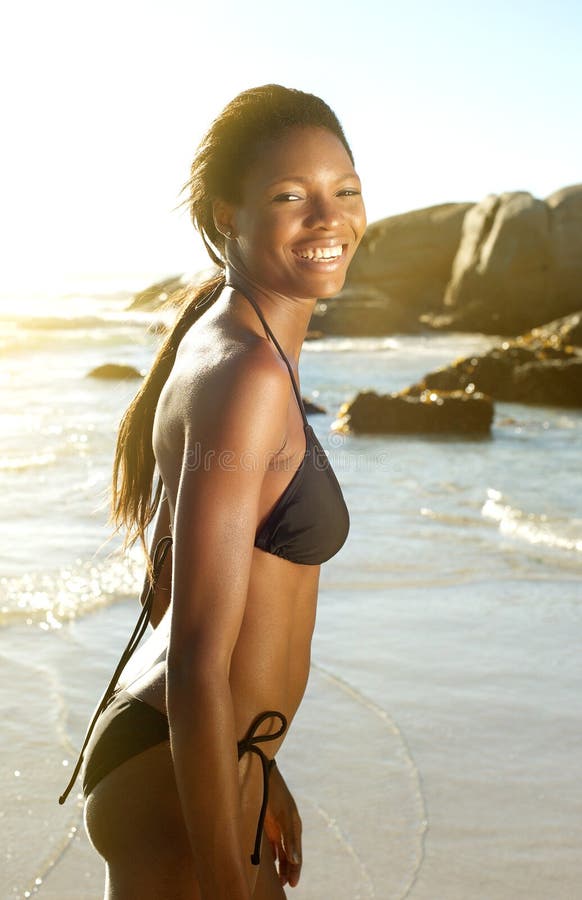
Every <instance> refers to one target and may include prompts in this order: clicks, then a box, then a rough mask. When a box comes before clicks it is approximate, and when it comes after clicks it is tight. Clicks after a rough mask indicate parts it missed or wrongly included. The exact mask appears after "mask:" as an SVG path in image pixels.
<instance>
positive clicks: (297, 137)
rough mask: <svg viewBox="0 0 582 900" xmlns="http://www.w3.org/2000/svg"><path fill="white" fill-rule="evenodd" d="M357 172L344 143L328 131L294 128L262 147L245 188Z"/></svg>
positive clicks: (256, 188) (334, 176)
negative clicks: (287, 180)
mask: <svg viewBox="0 0 582 900" xmlns="http://www.w3.org/2000/svg"><path fill="white" fill-rule="evenodd" d="M353 172H354V167H353V165H352V161H351V159H350V157H349V155H348V152H347V150H346V148H345V147H344V145H343V144H342V142H341V141H340V139H339V138H338V137H336V135H335V134H333V133H332V132H331V131H328V129H327V128H316V127H303V126H301V127H299V126H296V127H292V128H288V129H286V130H285V131H284V132H283V134H282V135H280V136H279V137H277V138H275V139H274V140H269V141H264V142H263V143H261V144H260V145H259V148H258V153H257V158H256V160H255V162H254V164H253V165H252V166H251V167H250V170H249V172H248V173H247V177H246V179H245V182H246V184H245V187H246V188H248V189H251V190H260V189H261V188H265V187H267V186H269V185H270V184H272V183H275V182H277V181H281V180H285V179H294V178H301V179H305V180H312V179H317V178H338V177H340V176H342V175H344V174H349V173H353Z"/></svg>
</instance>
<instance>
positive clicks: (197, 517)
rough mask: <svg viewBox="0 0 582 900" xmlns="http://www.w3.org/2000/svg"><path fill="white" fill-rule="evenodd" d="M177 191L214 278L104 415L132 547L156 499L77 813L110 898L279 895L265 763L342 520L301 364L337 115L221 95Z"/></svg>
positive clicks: (327, 273) (286, 826) (339, 149)
mask: <svg viewBox="0 0 582 900" xmlns="http://www.w3.org/2000/svg"><path fill="white" fill-rule="evenodd" d="M189 191H190V197H189V202H190V209H191V214H192V218H193V221H194V224H195V226H196V227H197V228H198V229H199V231H200V233H201V235H202V238H203V240H204V242H205V245H206V247H207V249H208V251H209V254H210V256H211V258H212V259H213V261H214V262H215V263H217V264H218V265H219V266H220V268H221V269H222V274H221V275H220V276H219V277H217V278H215V279H213V280H212V281H210V282H208V283H206V284H205V285H203V286H202V287H201V288H200V289H199V291H198V292H197V293H196V295H195V296H194V297H193V298H191V299H190V298H187V299H188V302H187V303H186V305H185V307H184V309H183V312H182V313H181V315H180V318H179V319H178V321H177V323H176V325H175V327H174V329H173V331H172V333H171V334H170V335H169V337H168V338H167V339H166V341H165V343H164V345H163V347H162V349H161V351H160V353H159V354H158V357H157V359H156V361H155V363H154V365H153V367H152V370H151V372H150V373H149V375H148V377H147V378H146V379H145V382H144V384H143V386H142V388H141V390H140V392H139V394H138V395H137V397H136V398H135V400H134V402H133V403H132V405H131V406H130V408H129V409H128V411H127V413H126V414H125V417H124V419H123V421H122V424H121V428H120V432H119V437H118V444H117V451H116V457H115V464H114V476H113V519H114V522H115V523H116V524H117V526H118V527H121V526H124V527H125V528H127V530H128V535H129V537H130V538H132V539H133V540H135V539H136V538H137V537H140V538H141V540H142V542H143V541H144V540H145V538H144V534H145V528H146V526H147V525H148V523H149V522H150V521H152V519H153V518H154V516H156V521H155V527H154V536H153V542H152V547H154V548H156V550H155V554H154V564H153V566H150V568H149V570H148V571H149V578H148V579H147V580H146V586H148V587H149V590H148V591H147V593H146V600H147V604H146V607H145V609H146V613H145V616H146V619H147V615H150V617H151V623H152V624H153V626H154V629H155V630H154V632H153V634H152V635H151V637H150V638H149V640H148V641H147V642H146V643H145V644H144V645H143V647H141V648H140V650H139V652H138V653H137V654H136V655H135V657H134V658H133V660H132V665H131V666H129V667H127V666H125V663H126V659H127V657H128V656H129V655H131V653H132V652H133V648H134V647H135V645H136V643H137V640H138V639H139V635H137V637H135V635H134V638H135V639H132V640H131V641H130V644H129V645H128V648H127V651H126V654H125V656H124V658H123V659H122V661H121V663H120V666H119V667H118V671H117V672H116V673H115V675H114V678H113V681H112V684H111V685H110V689H109V690H108V692H107V693H106V696H105V698H104V702H102V704H100V707H98V709H97V713H96V716H95V719H94V722H93V723H92V726H91V729H90V732H89V735H88V738H89V740H88V744H87V750H86V751H85V755H84V763H85V768H84V790H85V794H86V807H85V823H86V828H87V831H88V834H89V836H90V839H91V841H92V843H93V844H94V846H95V848H96V849H97V850H98V852H99V853H100V854H101V855H102V856H103V858H104V859H105V862H106V872H107V877H106V897H109V898H116V900H122V898H123V900H125V898H128V900H129V898H131V900H133V898H135V897H140V900H147V898H150V897H151V898H154V897H155V898H162V897H163V898H172V900H178V898H203V900H250V898H251V897H252V898H255V900H258V898H264V900H267V898H269V900H275V898H281V897H284V896H285V893H284V891H283V887H282V885H284V884H285V883H286V882H287V881H288V882H289V883H290V884H291V885H294V884H296V883H297V880H298V878H299V870H300V863H301V861H300V858H299V855H300V834H299V832H300V820H299V817H298V814H297V810H296V807H295V804H294V802H293V799H292V798H291V796H290V794H289V792H288V790H287V788H286V785H285V782H284V780H283V778H282V776H281V774H280V773H279V772H278V770H277V768H276V766H275V765H274V764H273V762H272V761H273V760H274V757H275V754H276V752H277V750H278V749H279V747H280V746H281V744H282V742H283V740H284V737H285V735H286V734H287V730H288V726H289V724H290V723H291V721H292V719H293V716H294V715H295V712H296V710H297V707H298V705H299V703H300V701H301V698H302V695H303V692H304V690H305V686H306V683H307V678H308V674H309V660H310V644H311V637H312V631H313V627H314V622H315V610H316V600H317V589H318V579H319V567H320V564H321V563H322V562H324V561H325V560H327V559H329V558H330V557H331V556H332V555H333V554H334V553H336V552H337V551H338V550H339V549H340V547H341V546H342V544H343V543H344V541H345V539H346V536H347V531H348V527H349V518H348V514H347V509H346V507H345V503H344V500H343V497H342V494H341V490H340V487H339V484H338V482H337V480H336V478H335V476H334V474H333V472H332V470H331V467H330V465H329V463H328V460H327V457H326V455H325V453H324V452H323V450H322V449H321V446H320V445H319V443H318V442H317V439H316V437H315V434H314V432H313V431H312V429H311V427H310V425H309V424H308V422H307V419H306V416H305V410H304V408H303V403H302V400H301V395H300V392H299V383H298V381H299V379H298V373H297V363H298V358H299V354H300V351H301V346H302V343H303V340H304V338H305V333H306V331H307V327H308V324H309V320H310V317H311V314H312V311H313V308H314V305H315V302H316V298H321V297H330V296H332V295H334V294H337V293H338V291H339V290H340V289H341V288H342V285H343V283H344V280H345V277H346V271H347V267H348V265H349V263H350V261H351V259H352V257H353V255H354V253H355V250H356V248H357V246H358V244H359V242H360V240H361V238H362V235H363V233H364V230H365V227H366V218H365V211H364V206H363V201H362V197H361V192H360V182H359V178H358V176H357V174H356V172H355V170H354V163H353V157H352V153H351V151H350V148H349V146H348V143H347V141H346V138H345V136H344V133H343V131H342V128H341V126H340V124H339V122H338V120H337V118H336V117H335V115H334V114H333V112H332V111H331V110H330V109H329V107H328V106H326V104H325V103H323V101H322V100H320V99H319V98H317V97H314V96H313V95H311V94H306V93H303V92H300V91H295V90H290V89H287V88H283V87H280V86H278V85H267V86H264V87H261V88H256V89H253V90H248V91H245V92H243V93H242V94H241V95H239V96H238V97H236V98H235V99H234V100H233V101H232V102H231V103H230V104H229V105H228V106H227V107H226V108H225V110H224V111H223V112H222V114H221V115H220V116H219V117H218V118H217V119H216V121H215V122H214V123H213V124H212V126H211V127H210V130H209V131H208V134H207V135H206V137H205V138H204V140H203V141H202V143H201V145H200V146H199V148H198V151H197V154H196V157H195V159H194V162H193V165H192V173H191V179H190V181H189ZM210 300H212V301H213V302H212V305H210V306H208V302H209V301H210ZM202 303H204V304H206V308H205V309H204V310H203V313H202V314H201V315H200V314H199V307H200V305H201V304H202ZM156 466H157V468H158V471H159V475H160V480H159V481H158V487H157V489H156V491H155V492H153V491H152V486H153V477H154V469H155V467H156ZM152 494H153V497H152ZM168 535H171V536H172V540H171V541H170V539H169V538H167V536H168ZM170 543H171V551H170V550H169V548H170ZM144 590H145V589H144ZM143 627H144V628H145V621H144V625H143ZM136 631H137V629H136ZM123 667H125V669H124V672H123V676H122V678H119V677H118V676H119V671H120V669H121V668H123ZM93 726H95V730H94V731H93V733H92V734H91V731H92V730H93ZM315 752H316V748H314V753H315ZM75 776H76V773H74V775H73V779H72V781H71V785H72V782H73V781H74V778H75ZM71 785H69V789H70V787H71ZM65 796H66V794H65V795H63V797H62V798H61V800H64V798H65ZM263 823H264V829H265V832H266V834H267V837H268V840H267V841H265V842H264V846H263V847H262V852H261V838H262V832H263ZM294 857H295V858H294ZM277 866H278V870H279V871H278V872H277Z"/></svg>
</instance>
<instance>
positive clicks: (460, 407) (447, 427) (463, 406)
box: [333, 391, 493, 434]
mask: <svg viewBox="0 0 582 900" xmlns="http://www.w3.org/2000/svg"><path fill="white" fill-rule="evenodd" d="M492 421H493V403H492V401H491V398H490V397H487V396H486V395H485V394H480V393H477V392H471V393H467V392H465V391H424V392H422V393H421V394H420V395H418V396H415V395H412V394H407V393H406V392H400V393H394V394H383V395H381V394H377V393H376V392H375V391H364V392H362V393H359V394H358V395H357V396H356V398H355V399H354V400H352V401H350V402H349V403H344V404H343V405H342V407H341V408H340V411H339V413H338V419H337V421H336V422H334V425H333V428H334V430H335V431H342V432H356V433H358V434H403V433H404V434H487V433H488V432H489V431H490V429H491V422H492Z"/></svg>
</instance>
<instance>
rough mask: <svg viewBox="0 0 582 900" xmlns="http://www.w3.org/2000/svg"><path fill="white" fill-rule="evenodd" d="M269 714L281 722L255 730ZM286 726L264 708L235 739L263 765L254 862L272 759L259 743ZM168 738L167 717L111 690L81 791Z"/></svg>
mask: <svg viewBox="0 0 582 900" xmlns="http://www.w3.org/2000/svg"><path fill="white" fill-rule="evenodd" d="M272 717H275V718H278V719H280V721H281V726H280V727H279V729H278V730H277V731H276V732H273V733H272V734H261V735H257V734H255V732H256V730H257V728H258V727H259V725H261V724H262V723H263V722H264V721H266V720H267V719H270V718H272ZM286 727H287V720H286V718H285V716H284V715H283V714H282V713H280V712H276V711H273V710H269V711H267V712H263V713H261V714H260V715H258V716H257V717H256V719H254V721H253V722H252V724H251V727H250V728H249V730H248V732H247V734H246V735H245V737H244V738H243V739H242V740H241V741H239V742H238V758H239V759H240V758H241V756H242V755H243V754H244V753H255V754H256V755H257V756H258V757H259V759H260V760H261V765H262V769H263V802H262V804H261V811H260V814H259V822H258V825H257V834H256V838H255V847H254V851H253V854H252V856H251V862H252V863H253V865H255V866H258V865H259V862H260V848H261V837H262V833H263V824H264V821H265V813H266V811H267V801H268V798H269V773H270V771H271V767H272V765H273V763H274V760H273V759H269V758H268V757H267V756H266V755H265V753H263V751H262V750H261V748H260V747H258V746H256V745H257V744H259V743H262V742H264V741H273V740H276V739H277V738H278V737H280V736H281V735H282V734H283V732H284V731H285V728H286ZM169 738H170V729H169V723H168V717H167V716H166V715H165V714H164V713H162V712H160V711H159V710H158V709H155V708H154V707H153V706H150V705H149V703H146V702H145V701H143V700H140V699H139V698H138V697H134V696H133V694H130V693H129V692H128V691H116V692H115V693H114V694H112V696H111V698H110V700H109V702H108V703H107V706H106V707H105V709H104V710H103V711H102V712H101V714H100V715H99V718H98V719H97V721H96V723H95V727H94V729H93V732H92V734H91V738H90V740H89V743H88V744H87V749H86V751H85V753H84V762H85V768H84V772H83V793H84V795H85V797H88V796H89V794H90V793H91V791H92V790H93V789H94V787H95V786H96V785H97V784H98V783H99V782H100V781H101V779H102V778H104V777H105V776H106V775H107V774H108V773H109V772H111V771H112V770H113V769H115V768H117V766H119V765H121V763H123V762H125V760H126V759H130V758H131V757H132V756H136V755H137V754H138V753H141V752H142V751H143V750H147V749H148V748H149V747H155V746H156V745H157V744H161V743H162V742H163V741H167V740H169Z"/></svg>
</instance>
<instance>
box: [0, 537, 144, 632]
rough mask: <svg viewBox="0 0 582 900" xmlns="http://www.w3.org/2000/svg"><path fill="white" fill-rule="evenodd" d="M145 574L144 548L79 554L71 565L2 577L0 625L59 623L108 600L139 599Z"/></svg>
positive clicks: (46, 627) (45, 626)
mask: <svg viewBox="0 0 582 900" xmlns="http://www.w3.org/2000/svg"><path fill="white" fill-rule="evenodd" d="M143 577H144V562H143V556H142V555H141V550H139V548H137V547H134V548H132V549H131V550H130V551H128V552H126V553H125V554H124V555H123V557H121V556H120V555H119V552H116V553H112V554H110V555H109V556H108V557H106V558H105V559H99V560H97V559H89V560H84V561H82V560H78V561H77V562H76V563H75V565H74V566H72V567H71V568H62V569H59V570H57V571H56V572H46V573H32V574H26V575H21V576H15V577H11V578H0V627H5V626H7V625H13V624H16V623H20V624H25V625H37V626H38V627H40V628H42V629H43V630H47V631H48V630H51V629H57V628H61V627H62V625H63V623H64V622H67V621H70V620H72V619H77V618H79V617H81V616H84V615H87V614H88V613H91V612H94V611H95V610H97V609H100V608H102V607H104V606H111V605H112V604H113V603H118V602H120V601H123V600H128V599H137V597H138V595H139V592H140V591H141V587H142V584H143Z"/></svg>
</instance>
